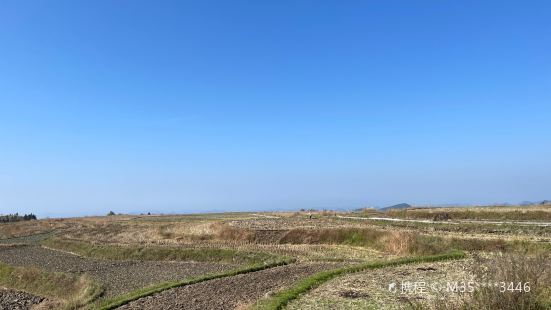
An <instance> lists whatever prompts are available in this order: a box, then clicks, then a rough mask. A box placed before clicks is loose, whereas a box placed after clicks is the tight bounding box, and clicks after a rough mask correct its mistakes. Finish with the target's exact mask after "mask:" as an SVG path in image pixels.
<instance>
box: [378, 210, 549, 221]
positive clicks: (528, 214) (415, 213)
mask: <svg viewBox="0 0 551 310" xmlns="http://www.w3.org/2000/svg"><path fill="white" fill-rule="evenodd" d="M385 214H386V215H387V216H389V217H395V218H403V219H433V218H435V217H436V216H438V215H447V216H449V218H451V219H452V220H480V221H483V220H486V221H551V206H526V207H519V206H510V207H508V206H502V207H476V208H414V209H394V210H393V209H391V210H388V211H386V212H385Z"/></svg>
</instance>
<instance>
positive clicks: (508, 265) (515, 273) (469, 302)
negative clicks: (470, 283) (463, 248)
mask: <svg viewBox="0 0 551 310" xmlns="http://www.w3.org/2000/svg"><path fill="white" fill-rule="evenodd" d="M474 266H475V268H474V273H475V282H477V283H500V282H505V283H511V282H512V283H514V286H513V288H515V287H517V283H522V284H524V283H527V282H528V283H529V287H530V290H529V291H525V290H523V291H515V290H512V291H505V292H501V291H500V288H501V284H499V285H498V286H497V287H494V286H478V287H477V288H476V290H475V292H474V293H472V294H465V295H464V296H463V298H462V299H460V300H458V301H457V300H456V301H454V302H453V303H451V302H446V301H439V303H437V304H434V308H435V309H439V310H440V309H442V310H443V309H469V310H470V309H473V310H474V309H481V310H493V309H501V310H517V309H526V310H540V309H551V256H550V254H548V253H547V254H546V253H541V254H538V255H523V254H518V253H507V254H496V255H491V256H489V257H480V256H475V263H474ZM507 286H508V284H507V285H506V287H507ZM522 287H523V288H524V285H522Z"/></svg>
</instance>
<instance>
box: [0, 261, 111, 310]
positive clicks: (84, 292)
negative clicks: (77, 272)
mask: <svg viewBox="0 0 551 310" xmlns="http://www.w3.org/2000/svg"><path fill="white" fill-rule="evenodd" d="M0 286H4V287H8V288H13V289H16V290H21V291H25V292H28V293H31V294H35V295H39V296H44V297H47V298H48V299H50V300H51V301H52V305H51V306H52V307H55V308H56V309H78V308H80V307H82V306H83V305H86V304H88V303H90V302H91V301H93V300H94V299H96V298H97V297H98V296H99V295H100V294H101V293H102V289H101V287H100V285H99V284H97V283H96V282H94V281H93V280H92V279H90V278H89V277H88V276H85V275H83V276H73V275H69V274H66V273H59V272H47V271H43V270H40V269H38V268H29V267H14V266H9V265H6V264H4V263H0Z"/></svg>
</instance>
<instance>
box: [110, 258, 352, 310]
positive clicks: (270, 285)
mask: <svg viewBox="0 0 551 310" xmlns="http://www.w3.org/2000/svg"><path fill="white" fill-rule="evenodd" d="M339 266H342V264H332V263H304V264H292V265H287V266H280V267H275V268H270V269H266V270H262V271H257V272H251V273H246V274H241V275H237V276H233V277H227V278H221V279H215V280H211V281H205V282H201V283H197V284H193V285H187V286H182V287H177V288H173V289H170V290H166V291H163V292H161V293H158V294H155V295H152V296H148V297H144V298H141V299H138V300H136V301H133V302H131V303H129V304H127V305H124V306H122V307H119V308H118V309H120V310H122V309H125V310H138V309H140V310H141V309H152V310H153V309H155V310H157V309H187V310H199V309H235V308H237V307H244V306H246V305H247V304H251V303H253V302H254V301H256V300H258V299H260V298H262V297H264V296H267V295H269V294H272V293H274V292H277V291H279V290H281V289H282V288H285V287H288V286H290V285H292V284H293V283H295V282H297V281H298V280H300V279H303V278H305V277H307V276H309V275H312V274H314V273H316V272H319V271H322V270H327V269H332V268H337V267H339Z"/></svg>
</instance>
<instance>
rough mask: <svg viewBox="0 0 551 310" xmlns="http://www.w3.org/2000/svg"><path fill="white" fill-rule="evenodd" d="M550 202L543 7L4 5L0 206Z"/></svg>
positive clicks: (547, 11)
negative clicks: (548, 200) (546, 200)
mask: <svg viewBox="0 0 551 310" xmlns="http://www.w3.org/2000/svg"><path fill="white" fill-rule="evenodd" d="M541 199H551V2H549V1H388V0H384V1H383V0H382V1H357V2H356V1H270V2H268V1H173V2H171V1H147V2H146V1H111V0H109V1H100V0H93V1H92V0H90V1H21V0H8V1H2V4H1V5H0V213H7V212H17V211H18V212H35V213H37V214H38V215H41V216H67V215H82V214H104V213H106V212H107V211H108V210H111V209H112V210H114V211H116V212H130V211H132V212H147V211H158V212H191V211H194V212H197V211H214V210H253V209H256V210H267V209H295V208H303V207H304V208H357V207H362V206H385V205H388V204H393V203H399V202H409V203H412V204H439V203H494V202H519V201H522V200H541Z"/></svg>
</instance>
